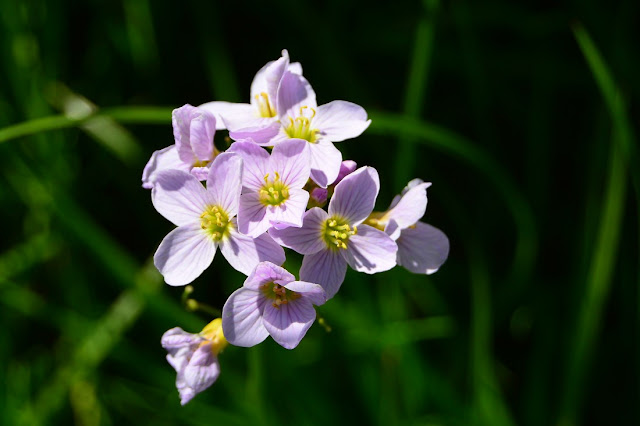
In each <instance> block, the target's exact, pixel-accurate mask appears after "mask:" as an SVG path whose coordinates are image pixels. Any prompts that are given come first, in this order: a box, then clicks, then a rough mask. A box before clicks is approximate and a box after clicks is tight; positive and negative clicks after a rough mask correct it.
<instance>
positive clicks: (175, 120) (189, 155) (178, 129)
mask: <svg viewBox="0 0 640 426" xmlns="http://www.w3.org/2000/svg"><path fill="white" fill-rule="evenodd" d="M195 109H196V108H195V107H194V106H193V105H189V104H186V105H183V106H181V107H180V108H176V109H174V110H173V111H172V112H171V123H172V125H173V138H174V139H175V142H176V149H177V150H178V156H179V157H180V159H181V160H182V162H183V163H187V164H191V165H193V163H194V162H195V160H196V158H195V154H194V153H193V149H192V148H191V141H190V139H191V119H192V117H193V116H194V114H195Z"/></svg>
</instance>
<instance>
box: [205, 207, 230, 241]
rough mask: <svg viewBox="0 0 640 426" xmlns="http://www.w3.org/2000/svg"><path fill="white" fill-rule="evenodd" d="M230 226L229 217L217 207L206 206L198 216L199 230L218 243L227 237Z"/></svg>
mask: <svg viewBox="0 0 640 426" xmlns="http://www.w3.org/2000/svg"><path fill="white" fill-rule="evenodd" d="M230 226H232V224H231V223H230V222H229V216H228V215H227V213H226V212H225V211H224V210H222V209H221V208H220V207H218V206H207V208H206V209H205V211H203V212H202V214H200V228H202V229H203V230H205V231H207V232H208V233H209V235H210V236H211V238H213V240H214V241H220V240H222V239H223V238H224V237H225V236H226V235H228V233H229V227H230Z"/></svg>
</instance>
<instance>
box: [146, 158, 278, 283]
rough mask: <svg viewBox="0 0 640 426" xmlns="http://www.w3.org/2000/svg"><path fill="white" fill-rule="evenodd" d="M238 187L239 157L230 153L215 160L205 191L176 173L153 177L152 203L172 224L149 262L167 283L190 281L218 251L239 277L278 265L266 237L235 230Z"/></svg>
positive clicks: (190, 178)
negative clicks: (268, 264)
mask: <svg viewBox="0 0 640 426" xmlns="http://www.w3.org/2000/svg"><path fill="white" fill-rule="evenodd" d="M241 188H242V158H240V157H239V156H237V155H234V154H228V153H223V154H220V155H218V156H217V157H216V159H215V160H214V162H213V165H212V167H211V169H210V170H209V176H208V178H207V188H206V189H205V188H204V187H203V186H202V184H201V183H200V182H199V181H198V179H196V178H195V177H193V176H192V175H190V174H188V173H185V172H183V171H180V170H168V171H164V172H161V173H159V174H158V177H157V179H156V184H155V186H154V187H153V191H152V201H153V205H154V207H155V208H156V210H158V212H159V213H160V214H161V215H163V216H164V217H165V218H167V219H169V220H170V221H171V222H173V223H174V224H175V225H177V226H178V227H177V228H176V229H174V230H173V231H171V232H170V233H169V234H168V235H167V236H166V237H165V238H164V240H162V243H161V244H160V247H158V250H157V251H156V254H155V255H154V258H153V260H154V263H155V265H156V267H157V268H158V270H159V271H160V273H161V274H162V275H163V276H164V280H165V281H166V283H167V284H169V285H174V286H175V285H185V284H189V283H190V282H191V281H193V280H194V279H196V278H197V277H198V276H200V274H201V273H202V272H203V271H204V270H205V269H207V267H209V265H210V264H211V262H212V261H213V257H214V255H215V253H216V249H217V248H218V247H220V251H222V254H223V255H224V257H225V258H226V259H227V261H228V262H229V264H231V266H233V267H234V268H235V269H237V270H238V271H240V272H242V273H244V274H245V275H248V274H249V273H250V272H251V271H252V270H253V268H254V267H255V266H256V265H257V264H258V263H259V262H261V261H264V260H268V261H271V262H274V263H277V264H282V263H283V262H284V260H285V256H284V250H282V247H280V246H279V245H278V244H276V242H275V241H273V239H272V238H271V237H270V236H269V235H267V234H264V235H261V236H258V237H256V238H251V237H249V236H247V235H243V234H241V233H240V232H238V230H237V223H236V218H235V216H236V214H237V212H238V204H239V199H240V191H241Z"/></svg>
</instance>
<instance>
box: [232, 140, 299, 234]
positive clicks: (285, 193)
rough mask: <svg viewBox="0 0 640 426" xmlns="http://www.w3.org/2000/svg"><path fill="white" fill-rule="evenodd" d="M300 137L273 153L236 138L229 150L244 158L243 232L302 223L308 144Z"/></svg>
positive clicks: (297, 225) (285, 143) (241, 198)
mask: <svg viewBox="0 0 640 426" xmlns="http://www.w3.org/2000/svg"><path fill="white" fill-rule="evenodd" d="M307 145H308V144H307V143H306V142H305V141H302V140H300V139H291V140H288V141H284V142H282V143H281V144H279V145H278V146H276V147H274V148H273V151H272V152H271V155H269V153H268V152H267V151H266V150H265V149H264V148H261V147H259V146H258V145H256V144H254V143H253V142H247V141H240V142H235V143H233V145H231V147H230V148H229V150H227V152H232V153H235V154H237V155H239V156H241V157H242V158H243V159H244V175H243V178H242V186H243V190H242V196H241V197H240V211H239V212H238V227H239V230H240V232H242V233H243V234H247V235H249V236H252V237H257V236H258V235H262V234H263V233H264V232H265V231H266V230H267V229H269V228H270V227H271V226H277V227H288V226H293V227H298V228H299V227H300V226H302V215H303V214H304V211H305V208H306V207H307V202H308V201H309V193H308V192H307V191H305V190H304V189H302V188H303V187H304V185H305V184H306V183H307V181H308V180H309V148H308V147H307Z"/></svg>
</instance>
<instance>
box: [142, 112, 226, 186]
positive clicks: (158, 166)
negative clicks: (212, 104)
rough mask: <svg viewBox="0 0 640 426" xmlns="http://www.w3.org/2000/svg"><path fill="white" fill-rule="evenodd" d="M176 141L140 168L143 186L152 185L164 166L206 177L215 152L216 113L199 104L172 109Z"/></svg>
mask: <svg viewBox="0 0 640 426" xmlns="http://www.w3.org/2000/svg"><path fill="white" fill-rule="evenodd" d="M171 122H172V124H173V137H174V139H175V144H174V145H171V146H168V147H166V148H164V149H161V150H159V151H155V152H154V153H153V154H152V155H151V159H150V160H149V162H147V165H146V166H145V167H144V171H143V172H142V187H143V188H147V189H150V188H153V185H154V181H155V179H156V177H157V176H158V173H160V172H161V171H163V170H182V171H185V172H190V173H191V174H192V175H194V176H195V177H196V178H198V180H205V179H206V178H207V175H208V173H209V165H210V163H211V161H213V159H214V157H215V156H216V154H217V150H216V148H215V146H214V145H213V137H214V135H215V133H216V119H215V117H214V116H213V115H212V114H211V113H209V112H207V111H205V110H203V109H200V108H196V107H194V106H191V105H189V104H186V105H184V106H182V107H180V108H177V109H174V110H173V112H172V113H171Z"/></svg>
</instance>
